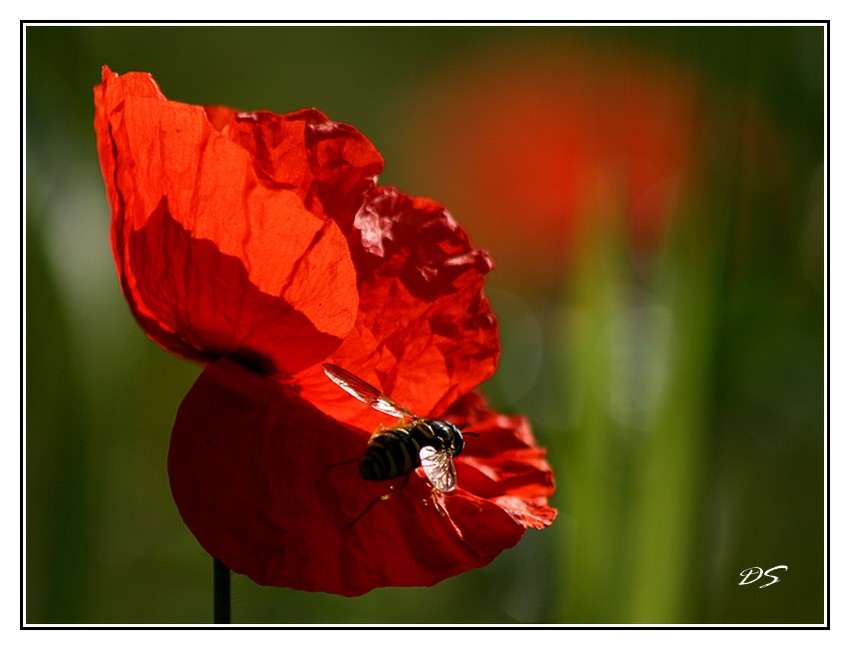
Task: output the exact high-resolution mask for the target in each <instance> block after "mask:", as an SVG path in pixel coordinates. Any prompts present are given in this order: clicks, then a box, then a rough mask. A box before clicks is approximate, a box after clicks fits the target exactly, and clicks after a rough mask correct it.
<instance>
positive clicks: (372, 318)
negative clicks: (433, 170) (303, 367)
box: [296, 187, 499, 430]
mask: <svg viewBox="0 0 850 650" xmlns="http://www.w3.org/2000/svg"><path fill="white" fill-rule="evenodd" d="M349 242H350V245H351V251H352V257H353V259H354V263H355V266H356V268H357V276H358V290H359V293H360V311H359V313H358V316H357V322H356V324H355V327H354V329H353V330H352V332H351V333H350V334H349V336H348V337H346V339H345V340H344V341H343V343H342V345H341V346H340V347H339V348H338V349H337V350H336V351H335V352H334V353H333V355H332V356H331V359H330V360H331V361H332V362H333V363H335V364H337V365H339V366H342V367H344V368H346V369H348V370H350V371H351V372H353V373H355V374H356V375H358V376H360V377H362V378H363V379H365V380H366V381H368V382H370V383H372V384H373V385H375V386H377V387H379V388H381V389H382V390H384V392H386V393H387V394H388V395H391V396H392V397H393V398H394V399H395V400H397V401H398V402H400V403H401V404H403V405H404V406H406V407H407V408H409V409H411V410H413V411H414V412H415V413H417V414H418V415H422V416H432V415H439V414H440V413H442V412H444V411H445V410H446V409H447V408H448V406H449V405H450V404H452V403H453V402H454V401H455V400H457V399H458V398H459V397H460V396H461V395H463V394H465V393H467V392H468V391H470V390H472V389H473V388H475V387H476V386H478V385H479V384H480V383H481V382H483V381H485V380H486V379H488V378H489V377H490V376H491V375H492V374H493V372H495V369H496V364H497V361H498V356H499V336H498V326H497V322H496V318H495V316H494V314H493V311H492V309H491V307H490V304H489V302H488V301H487V300H486V298H485V297H484V293H483V284H484V276H485V275H486V273H487V272H489V271H490V270H491V269H492V266H493V265H492V260H491V259H490V256H489V254H488V253H487V252H486V251H483V250H480V249H475V248H473V247H472V245H471V244H470V242H469V238H468V237H467V235H466V232H465V231H464V230H463V229H462V228H461V227H460V226H458V224H457V223H456V222H455V221H454V220H453V219H452V217H451V216H450V215H449V214H448V213H447V212H446V211H445V209H444V208H443V207H442V206H441V205H440V204H439V203H437V202H435V201H432V200H430V199H421V198H412V197H409V196H407V195H405V194H403V193H401V192H399V191H398V190H396V189H394V188H389V187H383V188H379V189H377V190H375V191H374V192H372V193H371V194H370V195H369V197H368V198H367V200H366V202H365V203H364V205H363V207H362V208H361V210H360V211H359V212H358V214H357V217H356V218H355V221H354V227H353V229H352V231H351V236H350V238H349ZM296 380H297V382H298V384H299V386H301V387H302V395H303V396H304V397H305V398H307V399H308V400H309V401H311V402H313V403H314V404H316V405H318V406H319V407H320V408H322V409H323V410H325V411H326V412H327V413H329V414H331V415H333V416H334V417H336V418H338V419H341V420H343V421H346V422H348V423H350V424H353V425H356V426H359V427H361V428H365V429H367V430H371V429H373V428H374V427H375V426H377V424H378V423H379V422H383V421H385V419H386V418H383V419H382V418H381V416H380V414H377V413H375V412H374V411H370V410H369V409H368V408H364V407H363V405H362V404H359V403H358V402H356V401H354V400H351V399H350V397H349V396H348V395H347V394H345V393H343V392H342V391H340V390H339V389H338V388H337V387H336V386H334V385H333V384H332V383H331V382H329V381H328V380H327V378H326V377H325V376H324V374H323V373H322V372H321V370H320V369H319V368H312V369H308V370H307V371H305V372H304V373H302V374H301V375H299V376H298V377H297V378H296Z"/></svg>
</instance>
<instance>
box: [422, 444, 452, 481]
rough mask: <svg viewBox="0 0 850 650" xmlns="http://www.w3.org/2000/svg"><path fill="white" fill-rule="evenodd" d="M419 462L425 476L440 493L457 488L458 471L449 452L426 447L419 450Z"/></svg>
mask: <svg viewBox="0 0 850 650" xmlns="http://www.w3.org/2000/svg"><path fill="white" fill-rule="evenodd" d="M419 460H420V462H421V463H422V470H423V471H424V472H425V476H426V477H427V478H428V480H429V481H430V482H431V485H433V486H434V487H435V488H437V489H438V490H439V491H440V492H451V491H452V490H454V489H455V487H457V470H455V464H454V462H453V461H452V455H451V453H449V451H447V450H441V451H437V450H436V449H435V448H434V447H430V446H425V447H422V448H421V449H420V450H419Z"/></svg>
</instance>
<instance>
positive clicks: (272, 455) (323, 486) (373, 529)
mask: <svg viewBox="0 0 850 650" xmlns="http://www.w3.org/2000/svg"><path fill="white" fill-rule="evenodd" d="M95 107H96V113H95V127H96V131H97V142H98V152H99V155H100V160H101V167H102V171H103V175H104V179H105V181H106V187H107V196H108V199H109V202H110V206H111V209H112V246H113V252H114V255H115V260H116V266H117V269H118V276H119V279H120V282H121V288H122V291H123V292H124V295H125V297H126V298H127V301H128V302H129V304H130V308H131V310H132V312H133V314H134V316H135V317H136V319H137V320H138V322H139V323H140V325H141V326H142V328H143V329H144V330H145V332H146V333H147V334H148V336H150V337H151V338H152V339H153V340H154V341H156V342H157V343H158V344H160V345H161V346H163V347H164V348H165V349H168V350H170V351H172V352H175V353H177V354H180V355H182V356H185V357H187V358H190V359H195V360H199V361H201V362H205V363H207V364H208V365H207V366H206V368H205V370H204V371H203V372H202V374H201V376H200V377H199V378H198V380H197V382H196V383H195V385H194V386H193V388H192V389H191V391H190V392H189V394H188V395H187V396H186V398H185V400H184V401H183V404H182V405H181V407H180V409H179V412H178V415H177V420H176V422H175V425H174V430H173V432H172V441H171V449H170V452H169V462H168V468H169V476H170V480H171V486H172V491H173V494H174V498H175V501H176V503H177V506H178V509H179V510H180V513H181V515H182V516H183V518H184V520H185V521H186V523H187V525H188V526H189V528H190V529H191V530H192V532H193V533H194V534H195V536H196V537H197V538H198V540H199V541H200V543H201V544H202V546H204V548H206V549H207V550H208V551H209V552H210V553H211V554H212V555H213V556H215V557H217V558H218V559H220V560H222V561H223V562H224V563H225V564H227V565H228V566H229V567H230V568H231V569H233V570H234V571H237V572H239V573H244V574H247V575H248V576H250V577H251V578H252V579H254V580H255V581H257V582H258V583H261V584H268V585H277V586H287V587H293V588H297V589H305V590H311V591H327V592H332V593H338V594H345V595H356V594H361V593H364V592H366V591H369V590H370V589H373V588H375V587H380V586H389V585H430V584H434V583H436V582H438V581H440V580H442V579H444V578H446V577H449V576H452V575H455V574H457V573H459V572H462V571H465V570H468V569H471V568H474V567H479V566H482V565H484V564H486V563H488V562H489V561H490V560H492V559H493V558H494V557H495V556H496V555H498V554H499V553H500V552H501V551H502V550H504V549H505V548H508V547H510V546H513V545H514V544H515V543H516V542H517V541H518V540H519V539H520V537H521V536H522V534H523V532H524V531H525V530H526V529H527V528H530V527H533V528H543V527H545V526H548V525H549V524H550V523H551V522H552V520H553V519H554V516H555V510H554V509H552V508H550V507H549V506H548V503H547V498H548V497H549V496H550V495H551V494H552V492H553V489H554V488H553V479H552V472H551V470H550V468H549V466H548V465H547V463H546V461H545V458H544V455H545V452H544V450H542V449H540V448H539V447H537V446H536V445H535V443H534V439H533V437H532V435H531V432H530V430H529V427H528V424H527V422H526V421H525V420H524V419H522V418H519V417H509V416H504V415H498V414H496V413H493V412H492V411H491V410H490V409H489V408H488V406H487V405H486V403H485V402H484V401H483V399H482V398H480V397H478V396H477V395H475V394H474V393H472V392H471V391H472V390H473V389H474V388H475V387H476V386H477V385H478V384H480V383H481V382H482V381H484V380H485V379H487V378H488V377H489V376H490V375H491V374H492V373H493V371H494V370H495V367H496V360H497V356H498V352H499V341H498V334H497V326H496V321H495V318H494V316H493V313H492V311H491V309H490V305H489V303H488V302H487V300H486V299H485V298H484V295H483V292H482V286H483V280H484V275H485V274H486V273H487V272H488V271H489V270H490V268H491V266H492V264H491V261H490V258H489V255H488V254H487V253H486V252H485V251H482V250H478V249H475V248H473V247H472V246H471V244H470V242H469V239H468V237H467V235H466V233H465V232H464V231H463V229H462V228H460V227H459V226H458V225H457V223H455V222H454V220H453V219H452V218H451V217H450V216H449V215H448V213H446V211H445V210H444V209H443V208H442V206H440V205H439V204H437V203H435V202H434V201H431V200H429V199H418V198H411V197H408V196H406V195H404V194H402V193H401V192H399V191H398V190H396V189H393V188H380V187H377V186H376V184H375V176H376V174H377V173H378V172H379V171H380V170H381V168H382V164H383V163H382V159H381V157H380V155H379V154H378V152H377V151H376V150H375V149H374V148H373V147H372V145H371V143H370V142H369V141H368V140H367V139H366V138H365V137H364V136H363V135H362V134H360V133H359V132H357V131H356V130H355V129H353V128H352V127H350V126H347V125H343V124H338V123H334V122H331V121H329V120H328V119H327V118H326V117H325V116H324V115H322V114H321V113H319V112H318V111H316V110H305V111H300V112H296V113H292V114H287V115H277V114H274V113H269V112H253V113H239V112H236V111H233V110H231V109H227V108H222V107H215V108H202V107H197V106H189V105H186V104H180V103H177V102H172V101H169V100H167V99H166V98H165V97H164V96H163V95H162V93H161V92H160V90H159V88H158V87H157V85H156V83H155V82H154V81H153V79H152V78H151V77H150V76H149V75H146V74H138V73H131V74H126V75H123V76H118V75H115V74H113V73H112V72H110V71H109V70H108V69H104V72H103V82H102V84H101V85H100V86H98V87H97V88H96V89H95ZM323 362H331V363H334V364H337V365H339V366H342V367H344V368H346V369H348V370H349V371H351V372H353V373H355V374H357V375H359V376H360V377H362V378H363V379H365V380H366V381H368V382H369V383H371V384H374V385H376V386H379V387H380V388H381V389H382V390H383V391H384V392H386V393H387V394H389V395H392V397H393V398H394V399H395V400H397V401H398V402H399V403H401V404H403V405H404V406H405V407H407V408H408V409H410V410H411V411H413V412H414V413H416V414H419V415H422V416H427V417H439V418H442V419H446V420H449V421H451V422H454V423H456V424H458V425H460V424H463V423H465V424H467V425H468V430H469V431H473V432H475V433H476V434H477V436H476V437H470V438H468V439H467V444H466V448H465V450H464V453H463V455H461V456H458V457H457V458H456V459H455V464H456V468H457V474H458V487H457V489H456V490H454V491H453V492H450V493H434V492H433V491H432V488H431V486H430V484H429V483H428V481H427V480H426V478H425V476H424V474H423V473H422V470H421V468H417V469H416V470H415V471H413V472H412V473H410V474H409V476H408V479H407V480H403V479H397V480H391V481H377V482H371V481H366V480H364V479H362V478H361V476H360V474H359V472H358V469H357V464H356V463H355V462H349V461H355V460H357V459H359V458H360V457H362V454H363V452H364V450H365V448H366V443H367V441H368V439H369V437H370V434H371V433H372V432H373V431H374V430H375V429H376V427H377V426H379V425H380V424H384V425H386V426H393V425H394V424H396V423H395V422H388V421H387V420H388V418H387V416H383V415H382V414H381V413H378V412H377V411H374V410H372V409H369V408H368V407H367V406H365V405H364V404H362V403H361V402H359V401H357V400H355V399H352V398H351V397H350V396H349V395H348V394H347V393H345V392H343V391H342V390H340V389H339V387H338V386H336V385H335V384H334V383H332V382H331V381H330V380H329V379H328V378H327V377H326V376H325V375H324V373H323V372H322V369H321V364H322V363H323ZM402 488H403V489H402ZM384 495H392V498H388V499H386V500H381V499H380V497H382V496H384ZM370 504H374V505H372V506H371V507H370ZM364 512H365V514H364ZM361 515H362V517H361ZM358 517H360V518H359V519H358ZM354 520H357V521H356V523H354V524H353V525H352V522H353V521H354Z"/></svg>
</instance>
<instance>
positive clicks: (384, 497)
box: [348, 474, 410, 528]
mask: <svg viewBox="0 0 850 650" xmlns="http://www.w3.org/2000/svg"><path fill="white" fill-rule="evenodd" d="M409 480H410V474H405V475H404V480H403V481H402V482H401V485H400V486H399V488H398V489H396V488H395V487H394V486H390V492H388V493H387V494H382V495H380V496H377V497H375V498H374V499H372V500H371V501H370V502H369V505H368V506H366V509H365V510H363V512H361V513H360V514H359V515H357V517H355V518H354V521H352V522H351V523H350V524H348V527H349V528H351V527H352V526H354V524H356V523H357V522H358V521H360V520H361V519H362V518H363V515H365V514H366V513H367V512H369V511H370V510H371V509H372V506H374V505H375V504H376V503H379V502H381V501H386V500H388V499H392V498H393V497H394V496H395V495H396V494H400V493H401V491H402V490H403V489H404V488H405V486H406V485H407V481H409Z"/></svg>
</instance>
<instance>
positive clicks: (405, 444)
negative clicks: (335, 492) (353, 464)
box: [360, 420, 443, 481]
mask: <svg viewBox="0 0 850 650" xmlns="http://www.w3.org/2000/svg"><path fill="white" fill-rule="evenodd" d="M426 445H430V446H432V447H436V448H439V449H442V448H443V444H442V442H441V441H440V440H438V439H437V437H436V435H435V434H434V430H433V429H432V427H431V425H430V424H429V423H428V420H415V421H413V422H411V423H410V424H408V425H406V426H401V427H395V428H393V429H384V430H382V431H379V432H377V433H375V434H374V435H373V436H372V438H371V439H370V440H369V446H368V447H367V448H366V452H365V454H364V456H363V460H361V461H360V475H361V476H362V477H363V478H364V479H366V480H367V481H384V480H386V479H390V478H395V477H396V476H403V475H404V474H407V473H408V472H411V471H413V470H414V469H415V468H417V467H419V465H420V460H419V450H420V449H421V448H422V447H425V446H426Z"/></svg>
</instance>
